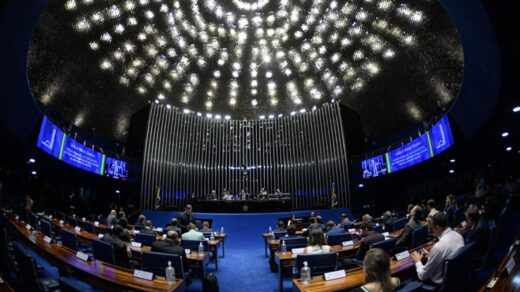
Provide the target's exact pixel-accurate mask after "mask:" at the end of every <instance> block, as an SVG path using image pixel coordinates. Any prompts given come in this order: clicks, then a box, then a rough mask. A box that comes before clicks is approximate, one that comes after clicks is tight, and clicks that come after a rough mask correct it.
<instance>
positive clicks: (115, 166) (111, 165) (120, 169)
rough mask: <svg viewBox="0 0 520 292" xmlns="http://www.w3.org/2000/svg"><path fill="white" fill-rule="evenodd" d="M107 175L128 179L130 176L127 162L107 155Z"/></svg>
mask: <svg viewBox="0 0 520 292" xmlns="http://www.w3.org/2000/svg"><path fill="white" fill-rule="evenodd" d="M105 175H106V176H110V177H113V178H115V179H122V180H126V179H127V178H128V170H127V169H126V162H124V161H121V160H117V159H115V158H111V157H107V159H106V161H105Z"/></svg>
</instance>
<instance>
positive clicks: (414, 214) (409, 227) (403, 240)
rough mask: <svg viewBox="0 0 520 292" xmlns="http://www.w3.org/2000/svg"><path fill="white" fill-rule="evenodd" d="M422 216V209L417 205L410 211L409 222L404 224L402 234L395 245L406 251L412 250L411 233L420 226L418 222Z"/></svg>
mask: <svg viewBox="0 0 520 292" xmlns="http://www.w3.org/2000/svg"><path fill="white" fill-rule="evenodd" d="M421 214H422V208H421V206H419V205H416V206H415V207H413V208H412V211H410V221H408V223H406V225H405V226H404V230H403V233H402V234H401V237H400V238H399V240H397V243H396V245H397V246H399V247H405V248H406V249H410V248H412V233H413V232H412V231H414V230H415V229H417V228H419V227H421V226H422V224H421V222H420V217H421Z"/></svg>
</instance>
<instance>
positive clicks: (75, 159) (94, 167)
mask: <svg viewBox="0 0 520 292" xmlns="http://www.w3.org/2000/svg"><path fill="white" fill-rule="evenodd" d="M62 145H63V146H62V149H63V150H62V151H61V155H60V159H61V160H63V161H65V162H66V163H68V164H70V165H72V166H75V167H77V168H81V169H83V170H86V171H90V172H94V173H97V174H101V175H102V174H103V168H104V167H105V164H104V160H105V155H103V154H101V153H99V152H96V151H94V150H92V149H90V148H87V147H85V146H83V144H81V143H78V142H77V141H75V140H74V139H70V138H68V137H67V138H66V139H65V140H64V143H63V144H62Z"/></svg>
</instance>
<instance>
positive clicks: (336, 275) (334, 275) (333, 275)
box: [323, 270, 347, 281]
mask: <svg viewBox="0 0 520 292" xmlns="http://www.w3.org/2000/svg"><path fill="white" fill-rule="evenodd" d="M345 277H347V274H346V273H345V270H339V271H334V272H329V273H325V274H323V278H325V281H330V280H336V279H341V278H345Z"/></svg>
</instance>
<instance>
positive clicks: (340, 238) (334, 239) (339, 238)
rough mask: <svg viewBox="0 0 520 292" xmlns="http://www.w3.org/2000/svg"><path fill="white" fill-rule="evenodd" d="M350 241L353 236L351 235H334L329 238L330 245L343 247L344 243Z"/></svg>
mask: <svg viewBox="0 0 520 292" xmlns="http://www.w3.org/2000/svg"><path fill="white" fill-rule="evenodd" d="M349 240H352V235H351V234H350V233H344V234H334V235H330V236H327V244H328V245H341V243H342V242H344V241H349Z"/></svg>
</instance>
